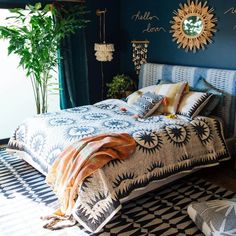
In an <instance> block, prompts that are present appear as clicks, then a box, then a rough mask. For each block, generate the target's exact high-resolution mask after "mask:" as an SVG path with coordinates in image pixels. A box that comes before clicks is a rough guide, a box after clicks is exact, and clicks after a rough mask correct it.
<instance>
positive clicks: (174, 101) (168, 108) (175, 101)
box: [127, 82, 187, 114]
mask: <svg viewBox="0 0 236 236" xmlns="http://www.w3.org/2000/svg"><path fill="white" fill-rule="evenodd" d="M186 87H187V83H186V82H180V83H174V84H159V85H151V86H148V87H145V88H142V89H140V90H138V91H136V92H134V93H132V94H131V95H129V96H128V97H127V103H128V105H129V106H131V105H133V104H134V103H135V102H136V101H137V100H138V99H139V98H140V97H141V96H142V95H143V94H144V93H146V92H152V93H156V94H159V95H162V96H164V97H165V98H166V100H167V105H162V104H161V105H160V106H159V107H158V112H159V113H167V114H175V113H176V111H177V108H178V105H179V101H180V99H181V97H182V95H183V92H184V90H185V88H186Z"/></svg>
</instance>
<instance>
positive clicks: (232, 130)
mask: <svg viewBox="0 0 236 236" xmlns="http://www.w3.org/2000/svg"><path fill="white" fill-rule="evenodd" d="M200 76H201V77H203V78H205V79H206V81H207V82H208V83H210V84H212V85H213V86H214V87H216V88H218V89H220V90H221V91H222V92H224V94H225V96H224V102H223V106H222V107H220V108H219V109H218V110H219V114H218V115H219V116H220V117H221V118H222V119H223V122H224V126H225V136H226V137H227V138H231V137H236V70H222V69H213V68H201V67H189V66H176V65H164V64H153V63H147V64H144V65H142V67H141V71H140V75H139V88H142V87H146V86H149V85H153V84H156V83H157V80H159V79H165V80H171V81H173V82H179V81H183V80H184V81H188V83H189V85H190V86H193V87H194V85H195V84H196V82H197V80H198V79H199V77H200Z"/></svg>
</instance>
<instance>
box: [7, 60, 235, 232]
mask: <svg viewBox="0 0 236 236" xmlns="http://www.w3.org/2000/svg"><path fill="white" fill-rule="evenodd" d="M200 76H203V77H204V78H205V79H206V81H207V82H208V83H210V84H212V85H214V86H215V87H216V88H218V89H220V90H221V91H223V92H224V93H225V96H224V102H223V104H222V105H221V106H220V107H218V109H217V114H216V115H217V118H216V117H204V116H197V117H196V118H194V119H192V120H188V119H184V118H181V117H177V118H174V119H173V118H170V117H167V116H164V115H158V116H156V115H153V116H151V117H149V118H146V119H143V118H135V119H134V116H133V114H134V113H133V110H132V109H130V107H129V106H128V105H127V103H126V102H124V101H122V100H117V99H108V100H104V101H101V102H99V103H96V104H94V105H88V106H82V107H76V108H71V109H66V110H62V111H59V112H54V113H46V114H42V115H37V116H34V117H31V118H28V119H26V120H25V121H24V122H23V123H22V124H20V125H19V126H18V128H17V129H16V131H15V133H14V135H13V136H12V137H11V139H10V141H9V144H8V150H9V151H10V152H13V153H16V154H18V155H20V156H21V157H22V158H23V159H24V160H26V161H27V162H28V163H30V164H31V165H32V166H34V167H35V168H36V169H37V170H39V171H40V172H41V173H43V174H44V175H46V174H47V173H48V170H49V169H50V166H51V165H52V163H53V162H54V160H55V159H56V158H57V156H58V155H59V154H60V153H61V152H62V151H63V150H64V149H65V148H66V147H67V146H68V145H69V144H71V143H72V142H75V141H78V140H80V139H81V138H83V137H88V136H93V135H96V134H101V133H109V132H115V133H120V132H127V133H129V134H130V135H132V136H133V137H134V138H135V140H136V145H137V146H136V151H135V153H134V154H133V155H132V156H131V157H130V158H128V159H127V160H125V161H120V160H113V161H111V162H109V163H108V164H107V165H106V166H105V167H103V168H102V169H99V170H98V171H96V172H95V173H94V174H92V175H91V176H90V177H88V178H86V179H85V181H84V182H83V184H82V185H81V186H80V188H79V189H78V198H77V201H76V206H75V207H74V211H73V216H74V217H75V219H76V220H77V221H78V222H79V223H80V224H81V225H82V226H83V227H85V228H86V229H87V230H89V231H92V232H94V233H96V232H99V231H100V230H101V229H102V227H103V226H104V225H105V224H106V223H107V222H108V221H109V220H110V219H111V218H112V217H113V216H114V215H115V214H116V213H117V212H118V211H119V210H120V208H121V205H122V203H123V202H125V201H128V200H130V199H132V198H134V197H137V196H139V195H141V194H144V193H145V192H147V191H150V190H152V189H154V188H157V187H160V186H162V185H163V184H165V183H168V182H170V181H173V180H176V179H178V178H180V177H182V176H183V175H185V174H186V173H187V174H188V173H191V172H193V171H195V170H196V169H199V168H202V167H207V166H213V165H217V164H219V163H220V162H221V161H223V160H228V159H229V153H228V149H227V144H226V142H225V137H226V138H227V140H234V138H235V134H236V129H235V123H236V122H235V119H236V116H235V112H236V107H235V106H236V103H235V95H236V71H232V70H231V71H230V70H219V69H206V68H196V67H183V66H171V65H162V64H151V63H147V64H145V65H143V66H142V69H141V73H140V77H139V88H142V87H147V86H149V85H153V84H156V82H157V81H158V80H165V79H168V80H171V81H172V82H179V81H188V83H189V85H190V86H193V87H194V84H195V82H196V80H198V78H199V77H200ZM121 107H122V109H123V108H125V112H124V111H122V110H121ZM222 126H224V128H222ZM176 130H177V131H178V132H176ZM223 132H224V133H223Z"/></svg>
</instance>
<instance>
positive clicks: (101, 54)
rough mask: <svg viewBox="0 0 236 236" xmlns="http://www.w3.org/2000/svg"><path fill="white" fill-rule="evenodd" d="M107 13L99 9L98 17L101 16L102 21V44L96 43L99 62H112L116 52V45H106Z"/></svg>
mask: <svg viewBox="0 0 236 236" xmlns="http://www.w3.org/2000/svg"><path fill="white" fill-rule="evenodd" d="M106 12H107V10H106V9H105V10H100V9H97V11H96V15H97V16H99V21H100V41H101V42H102V43H95V44H94V50H95V56H96V59H97V60H98V61H102V62H105V61H111V60H112V59H113V52H114V51H115V48H114V44H112V43H106V40H105V36H106Z"/></svg>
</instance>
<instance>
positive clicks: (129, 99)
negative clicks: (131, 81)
mask: <svg viewBox="0 0 236 236" xmlns="http://www.w3.org/2000/svg"><path fill="white" fill-rule="evenodd" d="M156 87H157V86H156V85H151V86H148V87H144V88H142V89H139V90H137V91H135V92H133V93H132V94H130V95H129V96H128V97H127V98H126V101H127V104H128V105H129V106H132V105H133V104H134V103H135V102H137V100H138V99H139V98H140V97H141V96H142V95H143V94H144V93H146V92H155V89H156Z"/></svg>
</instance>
